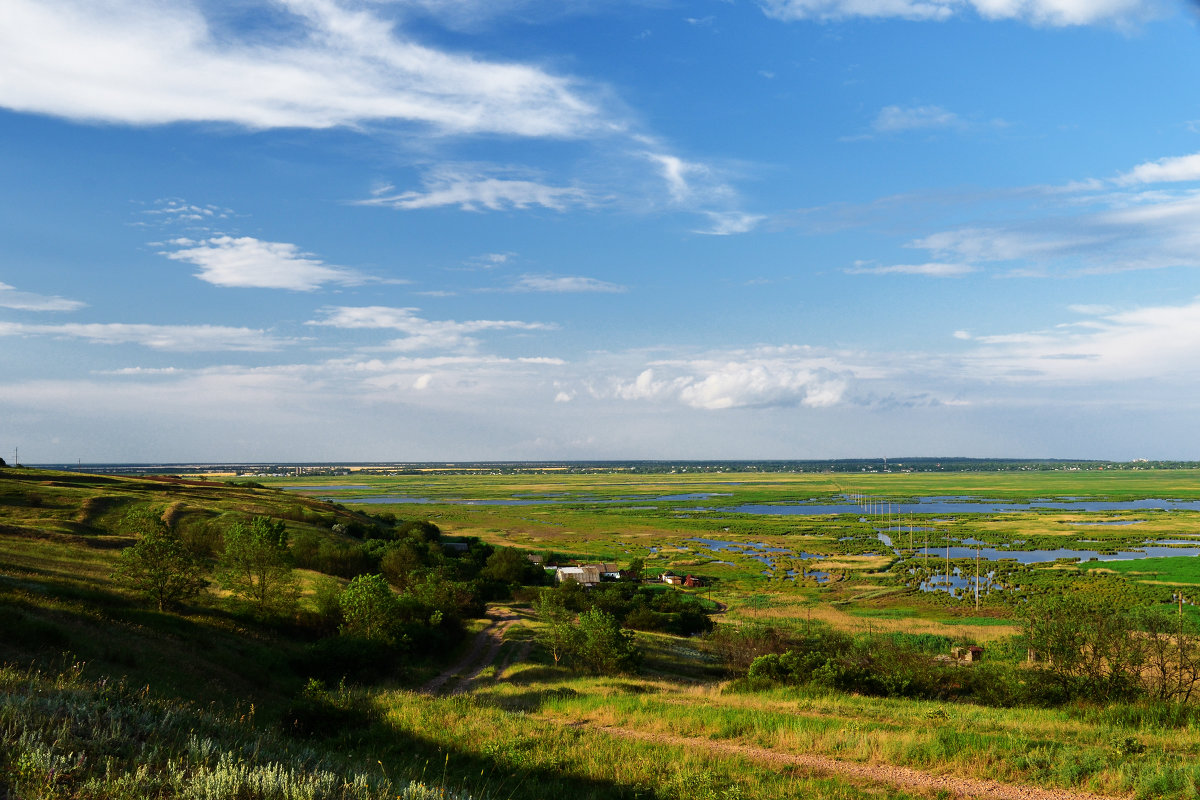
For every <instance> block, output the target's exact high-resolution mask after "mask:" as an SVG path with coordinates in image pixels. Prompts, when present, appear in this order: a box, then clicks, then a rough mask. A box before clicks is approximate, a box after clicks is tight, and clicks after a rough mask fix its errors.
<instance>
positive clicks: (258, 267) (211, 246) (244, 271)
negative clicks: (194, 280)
mask: <svg viewBox="0 0 1200 800" xmlns="http://www.w3.org/2000/svg"><path fill="white" fill-rule="evenodd" d="M170 244H173V245H175V246H177V247H179V248H180V249H178V250H173V251H165V252H164V253H163V255H165V256H166V257H167V258H170V259H173V260H175V261H184V262H187V263H189V264H194V265H196V266H198V267H200V272H198V273H197V274H196V277H198V278H200V280H202V281H207V282H208V283H211V284H213V285H214V286H232V287H239V288H260V289H291V290H293V291H297V292H311V291H315V290H316V289H319V288H321V287H322V286H324V285H325V284H327V283H341V284H355V283H362V282H363V277H362V276H361V275H359V274H358V273H356V272H354V271H352V270H348V269H344V268H342V267H334V266H330V265H328V264H325V263H324V262H322V261H321V260H320V259H317V258H313V257H312V256H311V254H308V253H304V252H301V250H300V248H299V247H297V246H296V245H294V244H290V243H287V242H264V241H262V240H261V239H255V238H252V237H250V236H241V237H237V238H234V237H232V236H216V237H214V238H211V239H206V240H204V241H201V242H195V241H192V240H190V239H176V240H174V241H172V242H171V243H170Z"/></svg>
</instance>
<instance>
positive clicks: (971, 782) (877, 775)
mask: <svg viewBox="0 0 1200 800" xmlns="http://www.w3.org/2000/svg"><path fill="white" fill-rule="evenodd" d="M589 727H592V728H593V729H594V730H598V731H601V732H603V733H607V734H609V735H610V736H621V737H624V738H627V739H638V740H641V741H647V742H655V743H658V744H666V745H675V746H678V747H688V748H692V749H702V750H707V751H709V752H711V753H713V754H714V755H728V756H741V757H743V758H746V759H748V760H750V761H755V762H758V763H760V764H765V765H767V766H771V767H802V768H804V769H808V770H812V771H813V772H818V773H825V774H829V775H837V776H842V777H849V778H852V779H858V780H863V781H871V782H872V783H878V784H887V785H890V786H894V787H896V788H898V789H904V790H910V791H918V792H929V793H934V794H936V793H939V792H948V793H949V794H951V795H954V796H956V797H971V798H988V800H1113V798H1111V797H1107V796H1105V795H1098V794H1092V793H1090V792H1081V791H1074V790H1071V789H1042V788H1039V787H1036V786H1020V785H1014V784H1007V783H999V782H998V781H992V780H983V779H977V778H960V777H957V776H955V775H933V774H930V773H928V772H921V771H920V770H915V769H911V768H909V767H899V766H894V765H890V764H862V763H859V762H856V761H840V760H838V759H835V758H829V757H828V756H821V755H816V754H812V753H786V752H780V751H777V750H770V749H767V748H765V747H754V746H752V745H745V744H736V743H733V742H728V741H724V742H723V741H712V740H709V739H693V738H688V737H684V736H671V735H669V734H665V733H649V732H646V731H637V730H632V729H629V728H618V727H611V726H607V725H596V726H589Z"/></svg>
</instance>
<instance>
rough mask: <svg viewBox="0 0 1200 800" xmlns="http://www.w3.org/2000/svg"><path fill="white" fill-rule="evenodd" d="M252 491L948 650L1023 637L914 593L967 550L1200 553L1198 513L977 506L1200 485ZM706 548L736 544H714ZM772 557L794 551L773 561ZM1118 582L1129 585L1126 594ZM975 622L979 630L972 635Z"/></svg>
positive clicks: (1095, 480) (392, 485) (433, 484)
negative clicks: (953, 640) (760, 601)
mask: <svg viewBox="0 0 1200 800" xmlns="http://www.w3.org/2000/svg"><path fill="white" fill-rule="evenodd" d="M258 480H262V482H263V483H265V484H267V485H270V486H277V487H283V488H287V489H288V490H289V492H288V493H289V494H290V493H292V491H296V492H299V493H303V494H309V495H312V496H314V497H324V498H329V499H331V500H333V501H335V502H340V503H343V504H346V505H347V507H350V508H354V509H356V510H360V511H366V512H368V513H381V512H388V513H393V514H395V515H396V516H398V517H401V518H417V517H420V518H429V519H431V520H433V521H435V522H436V523H437V524H438V525H439V526H440V527H441V528H442V529H443V530H445V531H446V532H448V533H452V534H459V535H466V536H478V537H480V538H482V539H484V540H485V541H489V542H492V543H495V544H506V545H512V546H516V547H520V548H523V549H526V550H529V551H531V552H538V553H545V554H549V555H554V554H557V555H558V557H560V558H563V559H572V558H573V559H577V560H602V561H616V562H628V561H629V560H631V559H634V558H641V559H643V560H644V562H645V564H646V567H647V569H648V570H649V571H650V572H651V573H652V574H657V572H661V571H664V570H671V571H673V572H677V573H681V574H686V573H693V574H696V575H700V576H702V577H704V578H706V579H708V580H709V581H710V586H709V588H707V589H705V590H704V591H705V593H706V594H708V595H710V596H711V597H712V598H713V599H714V600H717V601H720V602H722V603H725V604H726V605H728V607H729V614H730V618H731V619H737V618H739V617H744V616H756V617H760V618H772V619H776V620H779V621H780V622H785V623H787V622H789V621H793V622H794V621H795V620H797V619H799V618H801V617H803V618H809V617H814V618H815V617H819V618H821V619H824V620H825V621H829V622H833V623H834V624H836V625H838V626H839V627H844V628H846V629H849V630H866V629H867V628H868V627H871V628H873V629H875V630H881V629H885V628H886V629H891V630H921V631H927V632H937V633H944V634H947V635H962V634H963V633H964V632H965V629H969V630H970V633H971V636H972V637H974V638H976V639H979V640H990V639H993V638H996V637H998V636H1004V635H1007V634H1008V633H1010V632H1011V631H1012V630H1013V629H1012V627H1011V617H1012V609H1011V602H1010V601H1011V600H1012V598H1013V597H1014V596H1015V595H1014V594H1013V592H1014V591H1017V590H1011V589H1010V593H1009V594H1007V595H1006V594H1004V593H1003V592H1000V593H993V594H991V595H990V596H987V597H985V598H983V599H982V600H981V604H980V605H981V607H980V609H979V610H978V611H976V609H975V604H974V599H973V596H972V593H971V592H969V591H967V592H965V593H960V595H959V597H958V598H952V597H950V596H949V595H947V594H946V593H945V592H921V591H916V590H915V587H916V586H917V585H918V584H919V582H920V580H923V578H921V577H920V576H922V575H926V574H929V573H939V572H941V573H944V572H945V571H946V570H947V569H948V568H949V569H951V570H953V569H955V568H957V569H958V570H959V571H960V572H959V574H961V575H963V576H967V577H970V576H973V574H974V572H973V571H974V568H975V567H974V564H973V563H972V560H971V559H972V558H973V555H974V553H973V551H972V552H969V553H968V552H967V550H968V549H969V546H970V545H968V544H966V543H975V542H978V543H980V544H981V545H983V546H987V547H989V548H991V549H993V550H998V551H1000V552H999V554H998V556H999V557H1005V556H1006V555H1007V554H1008V553H1011V554H1012V555H1011V558H1013V559H1016V558H1017V557H1018V556H1019V555H1020V554H1021V553H1022V552H1024V551H1027V550H1040V551H1050V552H1053V551H1059V550H1062V551H1064V554H1065V555H1067V556H1069V554H1070V553H1071V552H1080V553H1087V552H1100V553H1102V554H1103V553H1117V552H1131V551H1137V549H1138V548H1140V547H1143V546H1145V543H1146V542H1148V541H1160V540H1161V541H1184V542H1186V541H1188V540H1189V539H1190V538H1191V537H1196V546H1197V547H1200V511H1191V510H1186V511H1182V510H1172V511H1155V510H1144V509H1143V510H1119V509H1118V510H1107V511H1096V512H1089V511H1082V510H1077V509H1075V508H1067V509H1057V510H1048V509H1028V510H1024V511H1017V512H1004V513H992V512H989V511H988V510H987V507H986V506H984V505H979V511H975V509H974V505H978V502H977V501H987V500H998V501H1007V502H1010V503H1011V502H1028V501H1030V500H1055V499H1057V500H1059V501H1065V500H1082V499H1088V500H1096V501H1106V502H1128V501H1133V500H1139V499H1148V498H1149V499H1170V500H1197V499H1200V470H1170V471H1166V470H1146V471H1137V470H1119V471H1113V470H1090V471H1061V472H1055V471H1038V472H1034V471H1030V472H986V473H985V472H981V473H965V472H953V473H945V474H939V473H929V472H924V473H900V472H893V473H869V472H868V473H853V474H846V473H757V472H746V473H736V472H730V473H719V474H713V473H703V474H688V473H684V472H678V473H674V474H633V473H629V472H614V473H608V474H600V473H591V474H566V473H555V474H518V475H489V474H482V473H476V474H468V475H462V474H459V475H440V474H430V473H426V474H420V475H402V476H387V477H383V476H372V475H364V474H362V473H356V474H354V475H352V476H343V477H327V478H326V477H321V478H318V477H312V476H302V477H299V478H286V479H280V478H272V479H258ZM848 498H851V499H858V500H859V501H860V502H861V504H862V505H860V506H853V507H851V508H850V509H849V510H848V511H847V513H840V514H825V515H820V516H815V515H807V514H788V515H784V514H752V513H740V512H738V511H736V510H735V509H737V508H738V507H740V506H753V505H766V506H772V505H784V506H795V505H796V504H804V503H808V504H846V503H847V502H848ZM918 498H926V499H927V498H954V499H955V502H959V503H962V502H966V503H968V504H970V505H968V506H967V508H968V509H969V511H966V512H956V513H953V514H944V513H937V512H934V511H928V512H926V513H915V514H912V515H904V516H900V515H898V514H895V513H893V514H892V515H891V516H889V515H888V511H889V504H891V508H892V510H893V512H894V510H895V508H896V507H897V506H898V505H899V504H900V503H902V502H910V501H912V500H914V499H918ZM389 500H390V501H391V502H389ZM401 500H404V501H406V502H401ZM917 508H918V509H919V508H920V506H918V507H917ZM885 528H890V529H889V530H888V536H889V537H890V540H891V542H892V544H893V545H894V547H895V550H894V551H893V550H892V549H891V548H889V547H887V546H886V545H885V544H884V543H883V542H882V541H881V540H880V538H879V537H878V535H877V532H878V531H880V530H882V529H885ZM910 528H911V532H910ZM697 539H707V540H714V541H716V542H728V543H733V544H736V545H740V546H739V547H732V548H731V547H728V546H726V545H721V544H718V545H708V546H706V545H704V544H702V543H700V542H697V541H696V540H697ZM750 545H753V546H754V547H751V546H750ZM947 546H952V547H955V548H958V549H957V550H956V553H957V555H955V556H954V558H953V560H952V562H951V563H950V564H947V563H946V561H945V558H944V555H945V548H946V547H947ZM755 547H757V548H758V549H755ZM770 548H775V549H778V550H782V551H786V552H783V553H772V552H771V551H770V550H769V549H770ZM926 549H928V553H929V556H928V557H926V555H925V553H926ZM764 556H767V557H769V560H770V563H765V562H764V560H763V558H764ZM1085 557H1086V556H1085ZM1101 557H1102V558H1103V555H1102V556H1101ZM1168 560H1169V561H1176V562H1178V565H1177V566H1175V567H1173V568H1172V569H1171V572H1170V574H1169V575H1163V576H1158V578H1157V579H1156V580H1157V581H1158V582H1147V580H1146V576H1145V575H1144V574H1143V573H1144V572H1145V571H1146V570H1147V569H1149V570H1151V571H1154V570H1156V569H1158V568H1157V567H1151V566H1149V565H1150V562H1148V561H1144V560H1142V561H1129V562H1116V561H1104V562H1103V563H1102V564H1101V565H1100V568H1101V569H1100V570H1099V571H1091V572H1081V571H1070V572H1063V571H1062V566H1063V564H1058V565H1056V564H1054V563H1053V562H1052V561H1051V562H1046V563H1040V564H1032V565H1029V566H1027V567H1025V566H1021V565H1019V564H1017V563H1016V562H1015V561H1009V562H999V564H1000V566H996V567H995V568H996V569H998V570H999V572H998V573H997V578H996V580H997V581H1000V580H1001V576H1002V577H1003V580H1006V581H1008V582H1009V583H1011V584H1012V585H1014V586H1018V587H1020V588H1019V591H1020V592H1023V593H1025V594H1026V595H1029V594H1036V593H1040V592H1045V591H1048V592H1057V591H1061V588H1062V587H1063V586H1064V585H1072V586H1075V587H1076V588H1077V589H1079V590H1081V591H1085V592H1090V593H1099V594H1103V595H1112V594H1113V593H1120V592H1127V593H1132V595H1131V596H1136V597H1138V598H1141V601H1148V602H1165V601H1166V600H1169V597H1170V590H1169V588H1167V587H1166V585H1165V584H1167V583H1169V582H1172V581H1176V580H1185V581H1186V580H1188V579H1189V576H1193V577H1192V578H1191V579H1193V580H1197V581H1200V577H1194V576H1195V574H1196V573H1200V560H1197V559H1195V558H1176V559H1168ZM1139 565H1145V566H1139ZM991 568H992V567H987V566H985V568H983V570H982V571H983V572H985V573H986V572H988V571H989V570H990V569H991ZM810 571H811V572H812V574H813V576H812V577H808V574H809V572H810ZM1159 571H1160V572H1161V571H1162V570H1159ZM789 573H792V574H789ZM1121 575H1128V576H1130V578H1132V579H1133V580H1132V582H1117V581H1119V578H1118V577H1117V576H1121ZM981 580H982V578H981ZM1130 587H1132V588H1130ZM760 594H762V595H765V596H767V597H768V598H769V602H768V605H767V607H766V608H765V609H763V608H759V609H757V610H752V609H751V606H752V605H753V604H754V602H756V601H753V600H752V599H751V598H754V597H756V596H758V595H760ZM1159 595H1162V597H1159ZM1156 598H1157V599H1156ZM801 609H803V612H802V613H801ZM814 609H816V610H814ZM966 618H971V619H973V620H974V622H973V623H970V624H964V623H965V619H966ZM960 620H961V621H960Z"/></svg>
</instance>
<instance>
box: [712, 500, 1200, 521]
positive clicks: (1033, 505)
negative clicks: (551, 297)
mask: <svg viewBox="0 0 1200 800" xmlns="http://www.w3.org/2000/svg"><path fill="white" fill-rule="evenodd" d="M885 508H886V507H885ZM706 510H710V511H713V510H718V509H715V508H714V509H706ZM720 510H723V511H733V512H736V513H738V514H784V515H788V514H801V515H810V516H815V515H821V514H861V513H862V506H861V505H859V504H858V503H849V502H847V503H836V504H820V505H818V504H810V503H797V504H796V505H776V504H770V505H768V504H763V503H747V504H745V505H740V506H732V507H730V508H725V509H720ZM1020 511H1081V512H1098V511H1200V500H1164V499H1159V498H1147V499H1143V500H1080V501H1065V500H1062V501H1060V500H1033V501H1030V502H1028V503H1019V502H1009V501H1004V500H978V501H970V500H966V499H963V498H959V497H918V498H916V499H915V501H912V500H910V501H907V502H896V503H892V504H891V509H890V514H891V515H892V516H893V517H894V516H896V515H899V514H997V513H999V514H1003V513H1011V512H1020ZM887 513H889V512H887V511H884V513H882V514H876V516H885V515H886V514H887Z"/></svg>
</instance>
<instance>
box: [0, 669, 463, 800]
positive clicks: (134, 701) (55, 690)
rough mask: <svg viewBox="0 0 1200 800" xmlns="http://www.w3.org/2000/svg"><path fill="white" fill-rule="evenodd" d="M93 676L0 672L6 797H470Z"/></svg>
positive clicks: (249, 715) (0, 780)
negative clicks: (87, 677) (358, 763)
mask: <svg viewBox="0 0 1200 800" xmlns="http://www.w3.org/2000/svg"><path fill="white" fill-rule="evenodd" d="M82 676H83V665H82V664H73V665H71V666H69V667H68V668H67V669H65V670H63V671H61V672H56V673H54V672H51V673H43V672H38V671H29V670H18V669H16V668H13V667H11V666H3V667H0V796H12V797H16V798H22V800H26V799H27V800H41V799H42V798H46V799H47V800H48V799H49V798H114V799H116V798H121V799H122V800H124V798H130V799H131V800H132V798H146V797H176V798H194V800H244V799H246V798H255V800H384V798H389V799H390V798H404V800H425V798H434V797H437V798H445V800H455V799H456V798H462V799H463V800H465V798H466V796H465V795H460V794H456V793H454V792H450V791H447V790H445V789H444V788H443V787H441V786H438V785H436V784H435V785H433V786H430V785H427V784H425V783H423V782H421V781H419V780H414V777H413V776H405V775H393V776H390V777H389V776H388V775H387V774H386V773H385V772H384V771H383V770H382V769H378V768H377V769H369V768H364V767H362V766H361V765H355V764H353V763H352V761H351V760H350V759H346V758H339V757H338V756H337V755H336V754H335V753H331V752H330V751H328V750H325V751H322V750H317V749H314V748H311V747H308V746H305V745H300V744H297V743H296V742H294V741H292V740H289V739H287V738H285V737H283V736H281V735H280V734H277V733H275V732H273V731H272V730H270V729H269V728H267V727H264V726H263V725H261V724H259V722H258V721H257V720H255V714H254V708H253V706H249V707H247V708H246V709H245V711H244V713H242V714H241V715H237V716H234V715H229V714H226V713H222V712H217V711H215V710H213V709H211V708H209V709H202V708H197V707H195V706H191V705H187V704H183V703H177V702H169V701H163V700H157V699H153V698H152V697H150V695H149V692H148V691H147V690H144V689H137V688H136V687H133V686H130V685H128V684H125V683H123V682H120V681H117V682H112V681H107V680H101V681H98V682H91V681H87V680H84V678H83V677H82ZM5 787H7V792H6V791H5Z"/></svg>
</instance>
